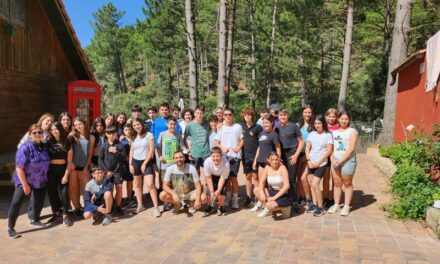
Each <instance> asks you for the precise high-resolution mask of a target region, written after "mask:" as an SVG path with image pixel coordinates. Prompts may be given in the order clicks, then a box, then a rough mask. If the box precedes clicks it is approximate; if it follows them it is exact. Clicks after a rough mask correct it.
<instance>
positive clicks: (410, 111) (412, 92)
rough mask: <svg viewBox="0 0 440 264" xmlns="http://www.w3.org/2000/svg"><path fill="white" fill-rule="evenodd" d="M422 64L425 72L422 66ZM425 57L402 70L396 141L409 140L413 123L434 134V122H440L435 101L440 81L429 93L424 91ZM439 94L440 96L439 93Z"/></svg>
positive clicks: (438, 109)
mask: <svg viewBox="0 0 440 264" xmlns="http://www.w3.org/2000/svg"><path fill="white" fill-rule="evenodd" d="M421 67H423V68H422V69H423V72H422V73H420V69H421ZM425 82H426V61H425V56H423V57H422V58H419V59H416V60H415V61H413V62H412V63H411V64H409V65H408V66H407V67H405V68H404V69H402V70H401V71H400V72H399V77H398V89H397V106H396V118H395V125H394V141H395V142H396V143H398V142H401V141H403V140H405V139H406V134H409V132H408V131H406V127H407V126H409V125H411V124H412V125H414V126H415V127H416V128H415V129H418V130H422V131H423V133H425V134H430V133H432V128H433V125H434V124H435V123H440V102H436V98H435V97H436V95H435V94H436V90H437V93H440V87H439V86H440V84H439V85H438V86H437V88H436V89H433V90H431V91H429V92H426V90H425ZM437 97H440V96H437Z"/></svg>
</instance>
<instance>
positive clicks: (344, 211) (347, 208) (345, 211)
mask: <svg viewBox="0 0 440 264" xmlns="http://www.w3.org/2000/svg"><path fill="white" fill-rule="evenodd" d="M349 214H350V206H348V205H344V207H342V210H341V216H347V215H349Z"/></svg>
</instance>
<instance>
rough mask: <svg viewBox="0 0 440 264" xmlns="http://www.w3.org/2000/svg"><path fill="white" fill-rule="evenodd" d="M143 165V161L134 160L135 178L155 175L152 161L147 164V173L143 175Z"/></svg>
mask: <svg viewBox="0 0 440 264" xmlns="http://www.w3.org/2000/svg"><path fill="white" fill-rule="evenodd" d="M142 163H144V161H143V160H136V159H133V160H132V164H133V167H134V176H144V175H150V174H152V175H154V170H153V161H152V160H150V161H149V162H148V163H147V166H145V171H144V173H143V174H142V170H141V167H142Z"/></svg>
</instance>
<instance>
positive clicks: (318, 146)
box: [307, 131, 333, 167]
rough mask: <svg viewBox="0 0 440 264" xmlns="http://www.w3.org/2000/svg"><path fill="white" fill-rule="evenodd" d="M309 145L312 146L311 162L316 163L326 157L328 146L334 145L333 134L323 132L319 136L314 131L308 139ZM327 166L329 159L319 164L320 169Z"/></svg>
mask: <svg viewBox="0 0 440 264" xmlns="http://www.w3.org/2000/svg"><path fill="white" fill-rule="evenodd" d="M307 143H310V144H311V145H312V147H311V149H310V161H311V162H312V163H316V162H318V161H319V160H320V159H321V158H322V156H324V153H325V152H326V151H327V145H328V144H332V145H333V137H332V133H327V132H323V133H321V134H319V133H318V132H316V131H312V132H311V133H310V134H309V136H308V137H307ZM325 165H327V159H325V160H324V161H323V162H322V163H321V164H319V167H322V166H325Z"/></svg>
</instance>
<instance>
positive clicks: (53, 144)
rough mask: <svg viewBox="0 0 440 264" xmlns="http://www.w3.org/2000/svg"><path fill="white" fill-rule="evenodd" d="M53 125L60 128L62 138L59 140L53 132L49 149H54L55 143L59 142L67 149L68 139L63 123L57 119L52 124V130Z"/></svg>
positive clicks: (63, 148) (62, 147)
mask: <svg viewBox="0 0 440 264" xmlns="http://www.w3.org/2000/svg"><path fill="white" fill-rule="evenodd" d="M52 127H56V128H57V129H58V131H59V133H60V140H59V141H57V140H56V139H55V137H54V135H52V132H51V133H50V139H49V149H51V150H54V149H55V145H57V143H59V144H60V145H61V149H62V150H64V151H66V150H67V148H68V141H67V134H66V131H65V130H64V127H63V125H62V124H61V122H58V121H55V122H53V123H52V125H51V126H50V128H51V129H50V130H52Z"/></svg>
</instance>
